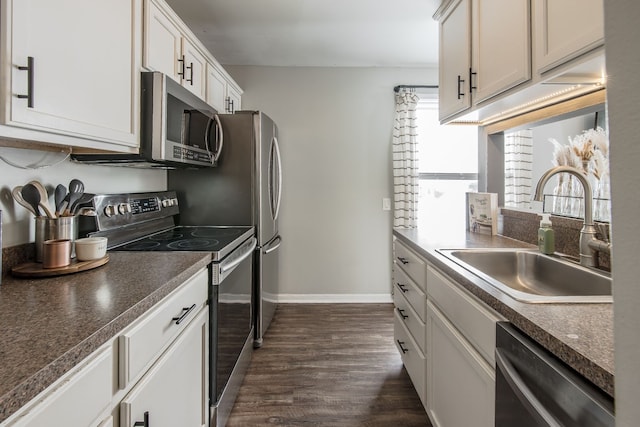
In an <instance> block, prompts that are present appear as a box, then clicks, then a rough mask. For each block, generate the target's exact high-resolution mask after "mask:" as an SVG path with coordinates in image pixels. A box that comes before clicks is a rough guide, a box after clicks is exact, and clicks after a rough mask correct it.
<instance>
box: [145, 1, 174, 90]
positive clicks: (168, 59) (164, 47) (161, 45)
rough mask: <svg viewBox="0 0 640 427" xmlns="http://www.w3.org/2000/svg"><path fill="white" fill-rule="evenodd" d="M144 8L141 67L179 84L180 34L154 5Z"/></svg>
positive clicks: (150, 3)
mask: <svg viewBox="0 0 640 427" xmlns="http://www.w3.org/2000/svg"><path fill="white" fill-rule="evenodd" d="M146 6H147V7H146V8H145V38H144V55H143V61H142V65H143V66H144V67H145V68H147V69H149V70H153V71H160V72H162V73H164V74H166V75H167V76H169V77H171V78H173V79H174V80H176V81H178V82H179V81H180V79H181V75H180V74H181V70H182V61H181V60H182V33H180V30H179V29H178V27H177V26H176V24H175V23H174V22H173V21H171V20H170V19H169V17H168V16H167V15H166V14H165V13H164V12H163V11H162V10H160V8H158V6H156V4H155V3H153V2H147V4H146Z"/></svg>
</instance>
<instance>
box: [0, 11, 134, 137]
mask: <svg viewBox="0 0 640 427" xmlns="http://www.w3.org/2000/svg"><path fill="white" fill-rule="evenodd" d="M3 6H4V7H3V11H2V12H3V14H4V17H3V26H4V29H3V31H4V32H5V36H6V37H7V39H8V40H10V42H9V44H10V46H8V47H9V48H8V53H7V52H5V54H8V55H9V58H5V61H8V62H9V64H10V66H9V67H6V69H10V72H11V78H10V79H6V80H5V81H6V82H9V83H8V84H9V87H8V88H4V89H5V93H7V94H8V96H10V100H8V102H9V103H10V104H9V105H6V106H5V109H4V110H5V114H4V117H3V122H4V123H5V124H9V125H13V126H19V127H25V128H30V129H36V130H41V131H45V132H49V133H58V134H63V135H71V136H77V137H81V138H85V139H90V140H96V141H106V142H111V143H115V144H119V145H125V146H137V145H138V141H137V129H138V115H139V114H138V113H137V111H138V108H139V100H140V94H139V71H140V68H139V67H140V64H139V54H138V52H139V47H140V41H141V34H142V33H141V26H140V24H139V23H140V22H141V20H140V18H141V13H142V3H141V0H134V1H130V0H115V1H108V2H99V1H86V0H68V1H65V2H64V7H63V6H61V5H60V4H59V3H58V2H52V1H49V0H7V1H6V2H4V3H3ZM29 57H31V58H33V67H32V69H31V70H30V71H28V70H24V69H21V68H23V67H26V66H27V64H28V58H29ZM19 67H20V68H19ZM30 77H31V78H30ZM30 81H31V84H30V83H29V82H30ZM23 95H29V96H30V100H29V99H26V98H23ZM30 101H31V102H30ZM29 104H31V106H30V105H29Z"/></svg>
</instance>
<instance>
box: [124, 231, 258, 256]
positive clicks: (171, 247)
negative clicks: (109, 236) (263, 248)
mask: <svg viewBox="0 0 640 427" xmlns="http://www.w3.org/2000/svg"><path fill="white" fill-rule="evenodd" d="M252 235H253V227H203V226H193V227H189V226H182V227H174V228H171V229H169V230H165V231H160V232H158V233H155V234H151V235H149V236H146V237H143V238H141V239H138V240H135V241H133V242H130V243H127V244H124V245H122V246H119V247H117V248H113V250H115V251H162V252H170V251H197V252H214V253H220V252H229V251H231V250H233V249H235V248H236V247H237V246H238V245H239V244H240V243H242V242H243V241H245V240H246V239H248V238H249V237H251V236H252ZM222 256H224V255H222Z"/></svg>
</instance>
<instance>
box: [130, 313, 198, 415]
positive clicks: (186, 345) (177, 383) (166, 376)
mask: <svg viewBox="0 0 640 427" xmlns="http://www.w3.org/2000/svg"><path fill="white" fill-rule="evenodd" d="M207 314H208V309H206V308H205V309H204V310H202V311H201V312H200V314H199V315H198V316H197V317H196V318H195V319H194V320H193V321H192V322H191V323H190V324H189V326H188V327H187V328H186V329H185V330H184V331H183V332H182V334H181V335H180V336H179V337H178V338H177V339H176V341H175V342H174V343H173V344H172V345H171V346H170V347H169V348H168V349H167V350H166V351H165V353H164V354H163V355H162V356H161V357H160V358H159V360H158V361H157V362H156V363H155V364H154V365H153V366H152V367H151V369H149V371H148V372H147V373H146V374H145V375H144V376H143V377H142V379H141V380H140V381H139V382H138V383H137V384H136V386H135V387H133V388H132V389H131V391H130V392H129V394H128V395H127V396H126V397H125V398H124V399H123V400H122V403H121V404H120V426H121V427H125V426H126V427H133V426H134V425H143V424H136V423H144V422H145V420H147V422H146V423H145V424H144V425H145V426H147V425H149V426H153V427H175V426H181V427H202V426H206V424H207V414H208V401H207V393H206V390H207V387H206V378H207V372H208V371H207V363H208V360H207V357H205V356H206V354H207V352H206V351H205V349H206V345H207V334H208V329H207Z"/></svg>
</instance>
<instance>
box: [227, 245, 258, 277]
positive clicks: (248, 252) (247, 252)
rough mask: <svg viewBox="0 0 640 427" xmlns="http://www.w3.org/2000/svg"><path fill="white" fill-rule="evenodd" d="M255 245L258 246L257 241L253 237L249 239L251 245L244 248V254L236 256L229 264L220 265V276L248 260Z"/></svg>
mask: <svg viewBox="0 0 640 427" xmlns="http://www.w3.org/2000/svg"><path fill="white" fill-rule="evenodd" d="M257 244H258V239H256V238H255V237H252V238H251V244H250V245H249V246H247V247H246V249H245V250H244V252H243V253H242V254H241V255H240V256H238V258H236V259H234V260H233V261H231V262H230V263H229V264H225V263H224V262H223V263H221V264H220V275H223V274H225V273H227V272H229V271H231V270H233V269H234V268H236V267H237V266H238V265H239V264H240V263H241V262H242V261H244V260H245V259H247V258H249V257H250V256H251V255H252V254H253V251H254V250H255V249H256V245H257Z"/></svg>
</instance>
